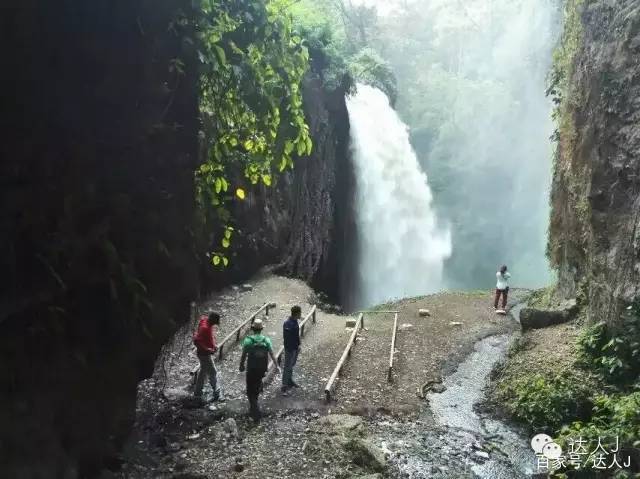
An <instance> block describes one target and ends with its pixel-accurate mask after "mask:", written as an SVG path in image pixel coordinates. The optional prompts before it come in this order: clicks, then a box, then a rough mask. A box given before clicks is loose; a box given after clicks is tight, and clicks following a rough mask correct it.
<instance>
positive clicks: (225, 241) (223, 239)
mask: <svg viewBox="0 0 640 479" xmlns="http://www.w3.org/2000/svg"><path fill="white" fill-rule="evenodd" d="M230 245H231V242H230V241H229V240H228V239H227V238H222V247H223V248H228V247H229V246H230Z"/></svg>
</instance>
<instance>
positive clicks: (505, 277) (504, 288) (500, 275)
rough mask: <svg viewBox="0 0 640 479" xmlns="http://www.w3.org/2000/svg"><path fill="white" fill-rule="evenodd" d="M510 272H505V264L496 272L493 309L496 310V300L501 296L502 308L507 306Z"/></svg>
mask: <svg viewBox="0 0 640 479" xmlns="http://www.w3.org/2000/svg"><path fill="white" fill-rule="evenodd" d="M510 277H511V274H510V273H508V272H507V265H502V266H501V267H500V270H499V271H498V272H497V273H496V279H497V281H496V298H495V300H494V302H493V307H494V309H496V310H498V301H499V300H500V296H502V310H503V311H504V308H506V307H507V296H508V294H509V278H510Z"/></svg>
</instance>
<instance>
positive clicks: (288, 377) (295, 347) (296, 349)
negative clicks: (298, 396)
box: [282, 306, 302, 396]
mask: <svg viewBox="0 0 640 479" xmlns="http://www.w3.org/2000/svg"><path fill="white" fill-rule="evenodd" d="M301 317H302V309H301V308H300V306H294V307H293V308H291V316H290V317H289V319H287V320H286V321H285V322H284V324H283V325H282V338H283V340H284V367H283V371H282V394H283V395H285V396H286V395H287V390H288V389H289V388H298V387H300V386H298V385H297V384H296V383H295V382H294V380H293V367H294V366H295V365H296V362H297V361H298V354H299V353H300V325H299V324H298V321H299V320H300V318H301Z"/></svg>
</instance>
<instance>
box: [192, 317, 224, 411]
mask: <svg viewBox="0 0 640 479" xmlns="http://www.w3.org/2000/svg"><path fill="white" fill-rule="evenodd" d="M219 324H220V315H219V314H218V313H210V314H209V316H208V317H207V316H201V317H200V322H199V323H198V329H197V330H196V332H195V333H194V334H193V344H195V346H196V349H197V350H198V351H197V353H198V360H199V361H200V371H198V377H197V378H196V387H195V390H194V395H195V396H196V397H201V396H202V388H203V386H204V378H205V376H208V377H209V384H211V389H212V390H213V400H214V401H219V400H221V397H220V388H219V387H218V371H217V370H216V365H215V364H214V362H213V355H214V354H215V352H216V351H217V350H218V346H216V329H217V327H218V325H219ZM214 326H215V328H214Z"/></svg>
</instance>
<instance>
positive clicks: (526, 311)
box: [520, 300, 578, 331]
mask: <svg viewBox="0 0 640 479" xmlns="http://www.w3.org/2000/svg"><path fill="white" fill-rule="evenodd" d="M577 312H578V308H577V306H576V302H575V300H568V301H565V302H564V303H562V304H561V305H560V308H559V309H536V308H522V310H520V325H521V326H522V329H523V331H526V330H527V329H540V328H546V327H548V326H553V325H554V324H561V323H566V322H567V321H571V320H572V319H574V318H575V317H576V314H577Z"/></svg>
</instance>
